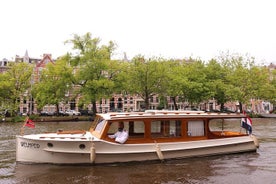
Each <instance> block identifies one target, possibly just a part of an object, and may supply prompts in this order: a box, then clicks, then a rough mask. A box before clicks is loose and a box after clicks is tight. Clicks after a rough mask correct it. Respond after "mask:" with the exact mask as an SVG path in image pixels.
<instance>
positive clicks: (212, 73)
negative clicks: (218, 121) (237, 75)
mask: <svg viewBox="0 0 276 184" xmlns="http://www.w3.org/2000/svg"><path fill="white" fill-rule="evenodd" d="M205 71H206V72H205V73H206V78H207V81H208V86H209V90H210V93H211V97H213V98H214V99H215V100H216V101H217V103H218V104H219V105H220V110H221V111H223V110H224V104H225V103H226V102H228V101H230V100H231V99H235V96H233V94H235V88H234V87H233V86H232V85H231V84H230V83H229V81H228V79H227V73H229V72H228V68H227V67H223V66H222V65H221V64H220V63H219V62H218V61H217V60H215V59H212V60H210V61H209V63H208V64H207V65H206V68H205Z"/></svg>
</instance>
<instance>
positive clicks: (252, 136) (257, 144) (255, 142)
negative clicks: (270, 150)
mask: <svg viewBox="0 0 276 184" xmlns="http://www.w3.org/2000/svg"><path fill="white" fill-rule="evenodd" d="M250 137H251V139H252V140H253V141H254V144H255V146H256V147H257V148H259V147H260V143H259V141H258V139H257V138H256V136H254V135H252V134H251V135H250Z"/></svg>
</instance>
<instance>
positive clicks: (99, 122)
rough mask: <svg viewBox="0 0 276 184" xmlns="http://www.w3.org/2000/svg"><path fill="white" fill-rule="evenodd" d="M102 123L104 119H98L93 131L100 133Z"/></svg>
mask: <svg viewBox="0 0 276 184" xmlns="http://www.w3.org/2000/svg"><path fill="white" fill-rule="evenodd" d="M104 124H105V120H104V119H98V123H97V125H96V128H95V131H96V132H99V133H100V132H101V131H102V129H103V127H104Z"/></svg>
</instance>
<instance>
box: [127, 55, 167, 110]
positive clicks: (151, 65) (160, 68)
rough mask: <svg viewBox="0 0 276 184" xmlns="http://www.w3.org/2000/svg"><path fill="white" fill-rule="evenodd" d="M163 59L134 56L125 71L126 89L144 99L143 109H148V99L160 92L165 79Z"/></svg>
mask: <svg viewBox="0 0 276 184" xmlns="http://www.w3.org/2000/svg"><path fill="white" fill-rule="evenodd" d="M163 62H164V60H163V59H156V58H151V59H145V58H144V57H143V56H136V57H135V58H133V60H132V61H131V63H130V67H129V70H128V71H127V76H128V77H127V91H128V92H130V93H132V94H138V95H139V96H140V97H141V98H142V99H143V100H144V101H145V107H144V108H145V109H149V99H150V98H151V97H152V96H154V95H157V94H160V93H162V91H163V89H164V88H163V87H164V86H165V85H164V83H166V82H167V80H166V68H165V67H164V66H165V65H164V64H163Z"/></svg>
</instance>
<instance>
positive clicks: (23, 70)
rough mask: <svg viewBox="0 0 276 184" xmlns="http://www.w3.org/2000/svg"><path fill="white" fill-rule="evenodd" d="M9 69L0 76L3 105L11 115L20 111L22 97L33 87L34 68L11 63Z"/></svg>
mask: <svg viewBox="0 0 276 184" xmlns="http://www.w3.org/2000/svg"><path fill="white" fill-rule="evenodd" d="M8 67H9V69H8V70H7V71H6V72H5V73H2V74H1V75H0V94H1V97H0V99H1V105H2V106H4V108H5V109H9V110H11V113H15V112H17V111H18V108H19V103H20V97H23V96H24V94H26V93H27V90H28V89H29V87H30V85H31V80H30V79H31V75H32V71H33V66H32V65H29V64H27V63H23V62H20V63H10V65H9V66H8Z"/></svg>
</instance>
